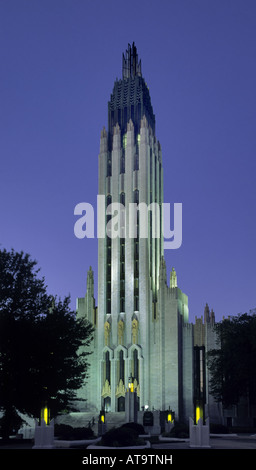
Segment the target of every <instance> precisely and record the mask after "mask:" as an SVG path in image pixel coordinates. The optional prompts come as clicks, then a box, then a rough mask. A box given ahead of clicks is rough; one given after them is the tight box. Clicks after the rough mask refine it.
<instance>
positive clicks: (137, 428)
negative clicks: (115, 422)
mask: <svg viewBox="0 0 256 470" xmlns="http://www.w3.org/2000/svg"><path fill="white" fill-rule="evenodd" d="M121 427H122V428H127V429H131V430H132V431H133V432H134V434H137V436H139V435H140V434H145V430H144V427H143V426H142V424H139V423H132V422H131V423H124V424H123V425H122V426H121Z"/></svg>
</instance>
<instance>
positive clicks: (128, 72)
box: [123, 42, 141, 79]
mask: <svg viewBox="0 0 256 470" xmlns="http://www.w3.org/2000/svg"><path fill="white" fill-rule="evenodd" d="M136 75H139V76H140V77H141V60H140V61H138V54H137V48H136V46H135V44H134V42H133V43H132V46H131V45H130V44H128V49H126V54H123V79H124V78H130V77H135V76H136Z"/></svg>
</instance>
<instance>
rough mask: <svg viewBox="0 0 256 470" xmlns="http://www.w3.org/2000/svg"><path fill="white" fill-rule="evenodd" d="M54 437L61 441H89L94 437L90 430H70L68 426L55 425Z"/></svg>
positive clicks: (70, 427)
mask: <svg viewBox="0 0 256 470" xmlns="http://www.w3.org/2000/svg"><path fill="white" fill-rule="evenodd" d="M54 435H55V436H56V437H59V438H60V439H63V440H83V439H91V438H92V437H93V436H94V434H93V430H92V429H91V428H85V427H84V428H72V426H70V425H68V424H55V426H54Z"/></svg>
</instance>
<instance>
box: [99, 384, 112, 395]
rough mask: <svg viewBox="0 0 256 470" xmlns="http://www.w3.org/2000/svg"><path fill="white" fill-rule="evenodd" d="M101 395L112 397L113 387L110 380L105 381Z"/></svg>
mask: <svg viewBox="0 0 256 470" xmlns="http://www.w3.org/2000/svg"><path fill="white" fill-rule="evenodd" d="M101 396H102V397H103V398H107V397H111V387H110V383H109V381H108V380H105V383H104V385H103V388H102V393H101Z"/></svg>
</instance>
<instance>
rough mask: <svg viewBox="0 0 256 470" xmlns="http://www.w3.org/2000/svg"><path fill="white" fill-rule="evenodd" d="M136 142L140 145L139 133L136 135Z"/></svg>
mask: <svg viewBox="0 0 256 470" xmlns="http://www.w3.org/2000/svg"><path fill="white" fill-rule="evenodd" d="M137 142H138V144H139V145H140V134H138V135H137Z"/></svg>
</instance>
